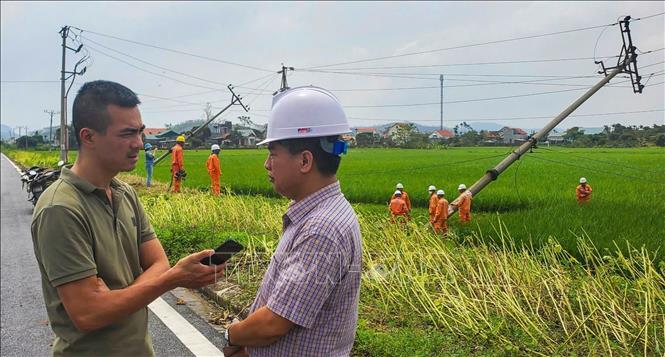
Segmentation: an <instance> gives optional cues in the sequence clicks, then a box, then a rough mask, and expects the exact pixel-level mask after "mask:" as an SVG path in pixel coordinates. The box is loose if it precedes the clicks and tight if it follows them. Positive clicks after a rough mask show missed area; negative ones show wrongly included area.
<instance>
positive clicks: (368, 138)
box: [356, 133, 374, 147]
mask: <svg viewBox="0 0 665 357" xmlns="http://www.w3.org/2000/svg"><path fill="white" fill-rule="evenodd" d="M373 144H374V134H372V133H360V134H357V135H356V145H358V146H360V147H367V146H372V145H373Z"/></svg>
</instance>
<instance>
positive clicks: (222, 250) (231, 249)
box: [201, 239, 244, 265]
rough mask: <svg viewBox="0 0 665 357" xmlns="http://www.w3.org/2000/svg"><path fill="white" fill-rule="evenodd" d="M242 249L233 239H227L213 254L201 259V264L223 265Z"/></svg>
mask: <svg viewBox="0 0 665 357" xmlns="http://www.w3.org/2000/svg"><path fill="white" fill-rule="evenodd" d="M243 249H244V247H243V246H242V245H241V244H240V243H238V242H236V241H234V240H233V239H229V240H227V241H226V242H224V243H222V245H220V246H219V247H217V248H216V249H215V254H213V255H211V256H209V257H207V258H203V259H201V264H204V265H211V264H215V265H220V264H224V263H226V261H227V260H229V259H231V257H232V256H233V255H234V254H236V253H238V252H240V251H241V250H243Z"/></svg>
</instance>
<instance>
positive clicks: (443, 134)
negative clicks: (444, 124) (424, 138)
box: [429, 130, 455, 142]
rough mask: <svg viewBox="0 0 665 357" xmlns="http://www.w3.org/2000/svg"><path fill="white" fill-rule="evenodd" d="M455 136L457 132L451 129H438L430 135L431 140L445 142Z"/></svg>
mask: <svg viewBox="0 0 665 357" xmlns="http://www.w3.org/2000/svg"><path fill="white" fill-rule="evenodd" d="M454 136H455V134H454V133H453V132H452V131H450V130H436V131H434V132H432V134H430V135H429V140H430V141H432V142H443V141H447V140H448V139H450V138H452V137H454Z"/></svg>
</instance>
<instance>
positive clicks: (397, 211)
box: [388, 190, 408, 223]
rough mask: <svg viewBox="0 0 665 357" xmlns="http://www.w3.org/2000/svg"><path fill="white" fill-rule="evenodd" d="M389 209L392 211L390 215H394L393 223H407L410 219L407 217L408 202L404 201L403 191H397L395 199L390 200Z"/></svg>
mask: <svg viewBox="0 0 665 357" xmlns="http://www.w3.org/2000/svg"><path fill="white" fill-rule="evenodd" d="M388 208H389V209H390V214H391V215H392V221H393V223H394V222H395V221H399V222H401V223H405V222H406V220H407V219H408V217H407V213H408V209H407V207H406V202H405V201H404V199H402V191H399V190H397V191H395V193H394V194H393V198H392V199H391V200H390V204H389V205H388Z"/></svg>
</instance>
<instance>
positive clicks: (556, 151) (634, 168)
mask: <svg viewBox="0 0 665 357" xmlns="http://www.w3.org/2000/svg"><path fill="white" fill-rule="evenodd" d="M539 149H541V150H547V151H551V152H555V153H557V154H566V155H568V156H571V157H575V158H580V159H583V160H587V161H592V162H597V163H600V164H605V165H611V166H614V167H617V166H620V167H622V168H625V169H631V170H636V171H639V172H650V173H654V174H658V175H665V171H662V172H660V171H655V170H649V169H645V168H643V167H635V166H628V165H625V164H620V163H618V162H611V161H604V160H598V159H592V158H590V157H586V156H581V155H575V154H573V153H571V152H568V151H562V150H554V149H549V148H544V147H539Z"/></svg>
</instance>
